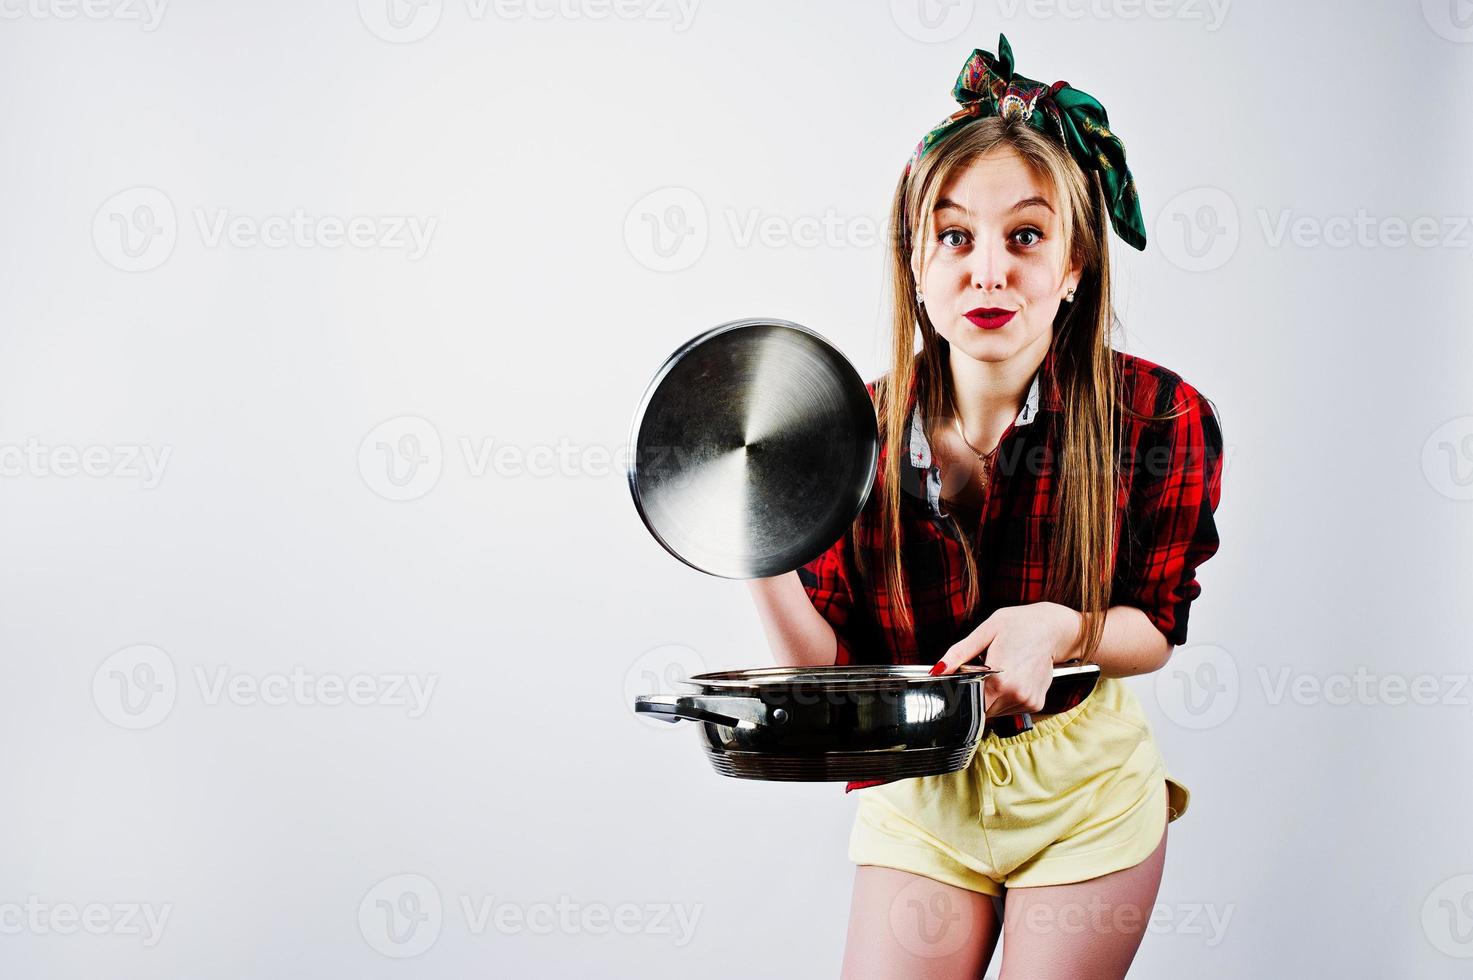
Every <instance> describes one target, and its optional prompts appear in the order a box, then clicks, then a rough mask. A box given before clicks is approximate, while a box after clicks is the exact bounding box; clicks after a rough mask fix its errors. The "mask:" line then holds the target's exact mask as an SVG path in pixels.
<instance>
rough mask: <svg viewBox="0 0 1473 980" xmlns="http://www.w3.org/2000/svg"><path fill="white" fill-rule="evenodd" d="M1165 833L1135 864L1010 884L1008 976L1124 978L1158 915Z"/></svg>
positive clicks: (1019, 979)
mask: <svg viewBox="0 0 1473 980" xmlns="http://www.w3.org/2000/svg"><path fill="white" fill-rule="evenodd" d="M1165 861H1166V833H1165V832H1164V831H1163V832H1162V834H1161V843H1160V844H1158V845H1156V850H1155V851H1154V852H1153V853H1152V854H1151V856H1150V857H1148V858H1146V859H1145V860H1144V861H1142V862H1141V863H1140V864H1137V865H1136V866H1135V867H1133V868H1125V869H1123V870H1121V871H1116V872H1113V873H1111V874H1107V875H1101V876H1100V877H1098V878H1091V879H1089V880H1088V881H1077V882H1072V883H1070V884H1067V885H1043V886H1040V887H1037V888H1014V889H1009V890H1008V892H1007V898H1006V911H1005V913H1004V921H1003V929H1004V933H1003V944H1002V980H1119V978H1121V977H1124V976H1125V971H1127V970H1128V969H1130V963H1131V961H1132V960H1133V959H1135V953H1136V950H1137V949H1139V948H1140V944H1141V937H1142V936H1143V935H1144V934H1145V931H1146V925H1147V924H1148V923H1149V922H1150V920H1151V910H1152V909H1153V908H1154V907H1155V904H1156V893H1157V891H1158V890H1159V889H1160V887H1161V868H1162V865H1163V864H1164V863H1165Z"/></svg>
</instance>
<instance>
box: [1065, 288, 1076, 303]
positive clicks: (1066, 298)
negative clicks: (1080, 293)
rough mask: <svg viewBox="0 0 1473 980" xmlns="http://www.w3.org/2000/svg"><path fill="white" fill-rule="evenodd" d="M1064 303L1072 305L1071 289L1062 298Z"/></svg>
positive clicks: (1072, 291)
mask: <svg viewBox="0 0 1473 980" xmlns="http://www.w3.org/2000/svg"><path fill="white" fill-rule="evenodd" d="M1064 302H1066V303H1072V302H1074V290H1072V289H1071V290H1069V292H1068V294H1067V295H1066V296H1065V297H1064Z"/></svg>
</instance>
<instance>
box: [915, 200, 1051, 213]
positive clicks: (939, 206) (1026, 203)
mask: <svg viewBox="0 0 1473 980" xmlns="http://www.w3.org/2000/svg"><path fill="white" fill-rule="evenodd" d="M1040 205H1041V206H1043V207H1045V208H1048V211H1049V213H1050V214H1052V213H1053V211H1054V209H1053V206H1052V205H1050V204H1049V202H1048V201H1046V200H1044V199H1043V198H1041V197H1025V198H1023V200H1021V201H1019V202H1018V203H1017V204H1014V205H1013V206H1012V207H1011V208H1009V209H1008V211H1009V212H1012V211H1022V210H1023V209H1024V208H1031V207H1037V206H1040ZM948 208H950V209H952V210H955V211H960V212H961V213H962V214H971V213H972V212H970V211H968V210H967V209H966V208H964V207H962V206H961V205H960V204H958V203H956V202H955V201H953V200H952V199H951V198H949V197H943V198H941V200H939V201H937V202H936V210H937V211H938V212H939V211H945V210H946V209H948Z"/></svg>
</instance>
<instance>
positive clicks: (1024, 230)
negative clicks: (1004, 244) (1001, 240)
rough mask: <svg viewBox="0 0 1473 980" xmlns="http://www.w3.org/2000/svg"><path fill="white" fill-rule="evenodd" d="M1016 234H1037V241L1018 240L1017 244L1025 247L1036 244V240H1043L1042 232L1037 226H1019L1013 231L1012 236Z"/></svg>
mask: <svg viewBox="0 0 1473 980" xmlns="http://www.w3.org/2000/svg"><path fill="white" fill-rule="evenodd" d="M1018 235H1037V236H1038V241H1035V242H1019V243H1018V244H1020V245H1022V246H1023V247H1025V248H1032V247H1033V246H1035V245H1037V244H1038V242H1041V241H1043V232H1041V231H1039V230H1038V229H1037V228H1033V227H1028V228H1019V229H1018V230H1017V231H1015V232H1013V237H1015V238H1016V237H1017V236H1018Z"/></svg>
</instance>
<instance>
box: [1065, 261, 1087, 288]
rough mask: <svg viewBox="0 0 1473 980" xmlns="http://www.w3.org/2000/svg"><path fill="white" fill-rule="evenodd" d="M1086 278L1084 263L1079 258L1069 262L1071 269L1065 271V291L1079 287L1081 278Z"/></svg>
mask: <svg viewBox="0 0 1473 980" xmlns="http://www.w3.org/2000/svg"><path fill="white" fill-rule="evenodd" d="M1083 278H1084V264H1083V263H1082V262H1080V261H1078V260H1077V259H1076V260H1074V261H1072V262H1071V263H1070V264H1069V269H1068V271H1067V272H1065V273H1064V292H1066V293H1067V292H1069V291H1070V290H1078V289H1079V280H1080V279H1083Z"/></svg>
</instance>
